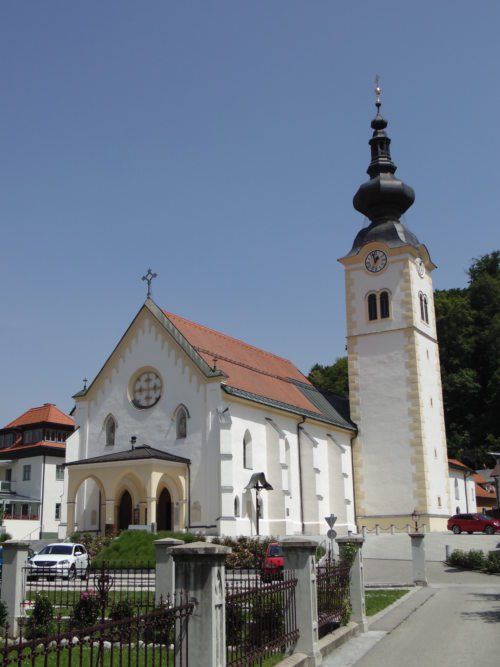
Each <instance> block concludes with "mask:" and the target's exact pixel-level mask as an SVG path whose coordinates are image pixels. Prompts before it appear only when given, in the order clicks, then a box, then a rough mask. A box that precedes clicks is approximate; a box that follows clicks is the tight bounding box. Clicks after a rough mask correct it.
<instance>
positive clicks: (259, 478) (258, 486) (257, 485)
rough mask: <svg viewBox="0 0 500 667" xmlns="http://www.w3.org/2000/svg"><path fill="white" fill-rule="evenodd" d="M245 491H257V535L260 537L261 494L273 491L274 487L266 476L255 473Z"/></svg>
mask: <svg viewBox="0 0 500 667" xmlns="http://www.w3.org/2000/svg"><path fill="white" fill-rule="evenodd" d="M245 489H246V490H249V489H255V514H256V527H257V535H259V534H260V533H259V519H260V513H261V500H260V492H261V491H262V489H265V490H266V491H272V490H273V487H272V486H271V485H270V484H269V482H268V481H267V480H266V476H265V475H264V473H263V472H254V473H253V475H252V476H251V477H250V481H249V482H248V484H247V485H246V487H245Z"/></svg>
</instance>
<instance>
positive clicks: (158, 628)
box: [142, 603, 175, 646]
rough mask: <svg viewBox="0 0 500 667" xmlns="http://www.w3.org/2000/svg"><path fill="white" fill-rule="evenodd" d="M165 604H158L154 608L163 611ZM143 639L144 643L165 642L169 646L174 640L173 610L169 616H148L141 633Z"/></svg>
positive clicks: (165, 607)
mask: <svg viewBox="0 0 500 667" xmlns="http://www.w3.org/2000/svg"><path fill="white" fill-rule="evenodd" d="M167 608H168V607H167V605H165V604H163V603H162V604H160V605H159V606H158V607H156V608H155V611H164V610H165V609H167ZM142 635H143V639H144V641H145V642H146V643H153V644H165V645H167V646H169V645H170V644H173V643H174V641H175V612H173V613H172V617H171V618H168V617H167V618H165V617H164V616H160V617H157V618H155V617H152V618H151V617H149V618H148V620H147V621H146V627H145V628H144V631H143V633H142Z"/></svg>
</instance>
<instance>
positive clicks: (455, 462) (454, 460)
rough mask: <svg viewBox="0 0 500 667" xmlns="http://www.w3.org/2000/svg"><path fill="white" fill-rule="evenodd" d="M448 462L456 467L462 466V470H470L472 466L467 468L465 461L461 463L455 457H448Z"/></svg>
mask: <svg viewBox="0 0 500 667" xmlns="http://www.w3.org/2000/svg"><path fill="white" fill-rule="evenodd" d="M448 463H449V465H452V466H455V467H456V468H462V469H463V470H470V471H471V472H472V468H469V466H466V465H465V463H462V462H461V461H458V460H457V459H448Z"/></svg>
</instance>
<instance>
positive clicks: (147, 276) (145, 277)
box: [142, 269, 158, 299]
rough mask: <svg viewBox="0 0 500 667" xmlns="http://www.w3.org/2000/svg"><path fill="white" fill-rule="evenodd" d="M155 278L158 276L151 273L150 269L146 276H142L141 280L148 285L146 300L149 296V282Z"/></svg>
mask: <svg viewBox="0 0 500 667" xmlns="http://www.w3.org/2000/svg"><path fill="white" fill-rule="evenodd" d="M157 277H158V274H157V273H153V272H152V271H151V269H148V271H147V273H146V275H145V276H142V279H143V280H145V281H146V282H147V284H148V294H147V298H148V299H149V297H150V296H151V281H152V280H153V279H154V278H157Z"/></svg>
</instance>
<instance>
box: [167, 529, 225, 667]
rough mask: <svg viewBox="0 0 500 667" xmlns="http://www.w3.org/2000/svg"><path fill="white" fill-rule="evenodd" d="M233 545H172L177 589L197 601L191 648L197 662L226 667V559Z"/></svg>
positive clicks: (200, 543) (196, 543)
mask: <svg viewBox="0 0 500 667" xmlns="http://www.w3.org/2000/svg"><path fill="white" fill-rule="evenodd" d="M230 552H231V549H230V548H229V547H223V546H219V545H216V544H208V543H206V542H191V543H190V544H186V545H183V546H179V547H172V548H171V550H170V553H171V555H172V557H173V559H174V566H175V589H176V590H186V591H188V592H189V597H190V602H193V603H194V611H193V615H192V616H191V618H190V619H189V635H188V651H189V660H190V662H191V663H192V664H193V665H203V667H225V665H226V618H225V604H224V598H225V593H226V591H225V588H226V573H225V567H224V561H225V558H226V556H227V554H228V553H230Z"/></svg>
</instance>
